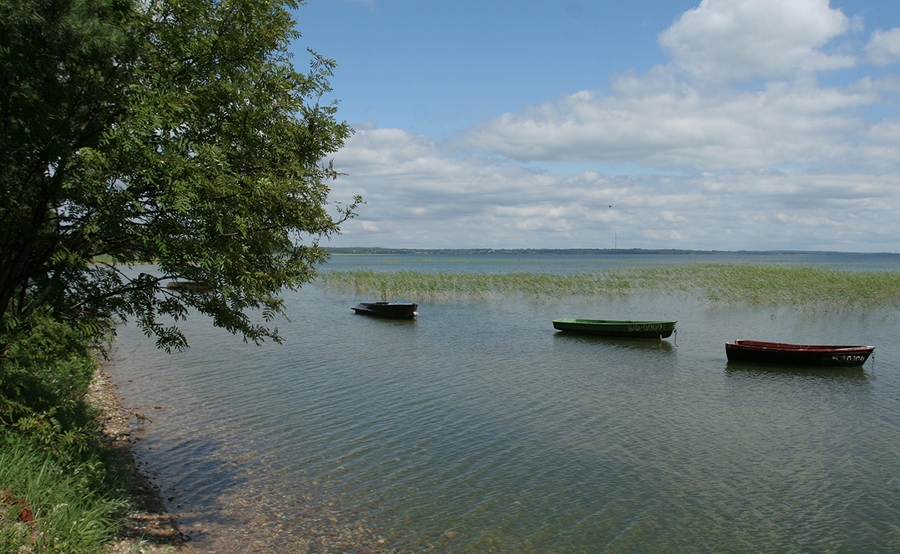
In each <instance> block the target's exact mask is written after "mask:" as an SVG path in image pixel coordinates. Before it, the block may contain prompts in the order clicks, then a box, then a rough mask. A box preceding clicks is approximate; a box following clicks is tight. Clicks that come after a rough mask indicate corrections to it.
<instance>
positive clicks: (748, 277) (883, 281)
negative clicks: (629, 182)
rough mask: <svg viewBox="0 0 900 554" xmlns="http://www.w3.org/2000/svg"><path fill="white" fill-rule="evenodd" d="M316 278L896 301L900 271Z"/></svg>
mask: <svg viewBox="0 0 900 554" xmlns="http://www.w3.org/2000/svg"><path fill="white" fill-rule="evenodd" d="M319 282H320V283H321V284H323V285H324V286H326V287H330V288H335V289H339V290H346V291H353V292H356V293H359V294H366V295H375V296H377V297H379V299H381V300H396V299H405V300H411V301H418V302H423V301H440V300H450V299H460V298H466V299H486V298H492V297H505V296H511V295H516V294H521V295H526V296H532V297H541V298H559V297H563V296H590V297H603V296H628V295H632V294H637V293H644V292H664V291H682V292H686V293H689V294H691V295H694V296H697V297H699V298H702V299H705V300H707V301H710V302H722V303H740V304H748V305H754V306H761V305H777V306H791V307H807V308H809V307H817V306H823V307H876V306H881V307H885V306H892V307H900V272H895V271H883V272H864V271H839V270H833V269H821V268H816V267H810V266H782V265H766V264H692V265H681V266H668V267H653V268H628V269H608V270H599V271H596V272H591V273H570V274H562V275H560V274H550V273H453V272H440V273H427V272H416V271H397V272H378V271H372V270H352V271H330V272H323V273H322V274H321V275H320V278H319Z"/></svg>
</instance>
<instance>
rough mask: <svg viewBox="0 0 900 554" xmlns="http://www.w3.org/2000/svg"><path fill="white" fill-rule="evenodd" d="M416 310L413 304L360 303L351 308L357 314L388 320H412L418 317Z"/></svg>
mask: <svg viewBox="0 0 900 554" xmlns="http://www.w3.org/2000/svg"><path fill="white" fill-rule="evenodd" d="M418 309H419V305H418V304H416V303H414V302H362V303H360V304H357V305H356V306H353V311H355V312H356V313H358V314H362V315H371V316H375V317H386V318H390V319H412V318H414V317H416V316H418V315H419V312H418V311H417V310H418Z"/></svg>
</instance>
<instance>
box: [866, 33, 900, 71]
mask: <svg viewBox="0 0 900 554" xmlns="http://www.w3.org/2000/svg"><path fill="white" fill-rule="evenodd" d="M866 54H867V55H868V59H869V61H870V62H872V63H874V64H876V65H887V64H893V63H900V29H891V30H890V31H875V32H874V33H872V38H870V39H869V44H867V45H866Z"/></svg>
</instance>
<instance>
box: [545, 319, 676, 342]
mask: <svg viewBox="0 0 900 554" xmlns="http://www.w3.org/2000/svg"><path fill="white" fill-rule="evenodd" d="M553 328H554V329H556V330H558V331H566V332H569V333H582V334H588V335H601V336H606V337H623V338H634V339H664V338H667V337H670V336H672V333H674V332H675V322H674V321H617V320H612V319H572V318H565V319H554V320H553Z"/></svg>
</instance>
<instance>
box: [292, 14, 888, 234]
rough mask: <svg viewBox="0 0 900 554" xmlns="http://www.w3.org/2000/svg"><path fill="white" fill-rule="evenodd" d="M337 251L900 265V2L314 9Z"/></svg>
mask: <svg viewBox="0 0 900 554" xmlns="http://www.w3.org/2000/svg"><path fill="white" fill-rule="evenodd" d="M296 15H297V21H298V28H299V30H300V32H301V33H302V34H303V37H302V38H301V39H300V40H298V41H296V43H295V44H294V49H295V51H296V58H295V62H296V63H297V65H298V67H301V68H302V67H303V65H304V64H305V63H306V62H305V60H306V59H308V56H306V55H305V51H306V48H312V49H313V50H315V51H317V52H318V53H320V54H322V55H324V56H326V57H329V58H332V59H334V60H336V61H337V63H338V67H337V69H336V72H335V75H334V77H333V79H332V81H331V82H332V86H333V88H334V98H335V99H338V100H339V101H340V104H339V110H338V116H339V118H340V119H344V120H346V121H347V122H348V123H350V125H351V126H352V127H353V128H354V129H355V130H356V133H355V135H354V136H353V138H351V139H350V140H349V141H348V142H347V144H346V145H345V147H344V148H343V149H342V150H340V151H339V152H337V153H335V155H334V163H335V166H336V167H337V168H338V169H339V170H340V171H343V172H345V173H347V176H345V177H342V178H340V179H339V180H337V181H335V182H334V183H333V186H332V199H333V200H339V201H344V200H347V199H349V198H350V197H351V196H352V195H353V194H361V195H362V196H363V197H364V198H365V200H366V201H367V204H366V205H364V206H362V207H361V208H360V210H359V214H360V215H359V217H358V218H356V219H355V220H353V221H351V222H348V223H346V224H345V225H344V226H343V234H342V235H340V236H339V237H336V238H335V239H334V240H332V241H331V242H330V243H329V244H330V245H331V246H382V247H391V248H613V247H618V248H686V249H697V250H741V249H746V250H782V249H790V250H835V251H858V252H900V3H898V1H897V0H831V1H830V2H829V0H702V1H701V0H693V1H687V0H629V1H628V2H623V1H621V0H615V1H611V0H610V1H607V0H602V1H601V0H590V1H589V0H490V1H485V0H456V1H454V2H446V1H442V2H438V1H432V0H308V1H307V4H306V5H305V6H302V7H301V8H300V9H299V10H298V11H297V12H296Z"/></svg>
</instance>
